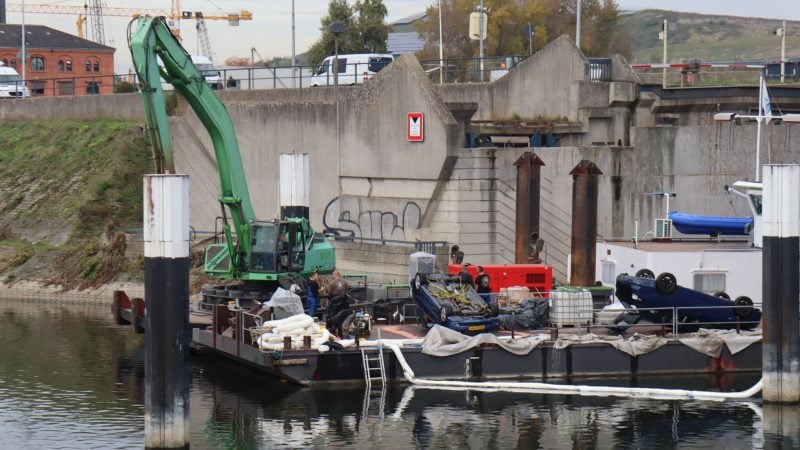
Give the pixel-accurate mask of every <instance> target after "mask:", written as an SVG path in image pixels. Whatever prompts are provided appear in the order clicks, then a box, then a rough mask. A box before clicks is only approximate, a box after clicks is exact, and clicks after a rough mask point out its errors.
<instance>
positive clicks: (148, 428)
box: [144, 175, 191, 448]
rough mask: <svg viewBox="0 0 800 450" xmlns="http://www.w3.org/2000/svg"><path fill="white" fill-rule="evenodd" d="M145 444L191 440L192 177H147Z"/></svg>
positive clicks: (180, 444) (177, 444)
mask: <svg viewBox="0 0 800 450" xmlns="http://www.w3.org/2000/svg"><path fill="white" fill-rule="evenodd" d="M144 257H145V259H144V271H145V274H144V276H145V278H144V280H145V281H144V290H145V298H146V299H147V314H146V321H145V323H146V329H147V330H146V332H145V339H144V341H145V371H144V373H145V376H144V378H145V416H144V445H145V448H185V447H187V446H188V445H189V382H190V376H191V372H190V370H189V338H190V329H189V178H188V177H187V176H185V175H147V176H145V178H144Z"/></svg>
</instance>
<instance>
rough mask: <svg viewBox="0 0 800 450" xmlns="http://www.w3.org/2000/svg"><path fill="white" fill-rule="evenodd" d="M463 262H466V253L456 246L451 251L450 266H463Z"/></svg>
mask: <svg viewBox="0 0 800 450" xmlns="http://www.w3.org/2000/svg"><path fill="white" fill-rule="evenodd" d="M462 262H464V252H462V251H461V249H460V248H458V246H457V245H454V246H453V247H452V248H451V249H450V264H461V263H462Z"/></svg>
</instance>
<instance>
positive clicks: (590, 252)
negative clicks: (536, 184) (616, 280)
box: [569, 159, 603, 286]
mask: <svg viewBox="0 0 800 450" xmlns="http://www.w3.org/2000/svg"><path fill="white" fill-rule="evenodd" d="M569 174H570V175H572V253H571V262H570V280H569V284H570V285H571V286H593V285H594V275H595V259H596V253H597V250H596V243H597V192H598V187H597V186H598V183H599V179H598V177H599V175H602V174H603V172H601V171H600V169H599V168H597V166H596V165H595V164H594V163H593V162H591V161H589V160H586V159H584V160H582V161H581V162H579V163H578V165H577V166H575V167H574V168H573V169H572V171H570V173H569Z"/></svg>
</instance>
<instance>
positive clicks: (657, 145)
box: [0, 37, 800, 282]
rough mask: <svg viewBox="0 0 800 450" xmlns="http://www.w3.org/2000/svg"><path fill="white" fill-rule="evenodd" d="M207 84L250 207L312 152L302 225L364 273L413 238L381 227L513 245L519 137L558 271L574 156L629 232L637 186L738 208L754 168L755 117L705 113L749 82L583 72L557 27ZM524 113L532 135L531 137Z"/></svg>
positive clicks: (619, 227) (210, 214)
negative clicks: (721, 119) (546, 37)
mask: <svg viewBox="0 0 800 450" xmlns="http://www.w3.org/2000/svg"><path fill="white" fill-rule="evenodd" d="M798 93H800V90H796V89H793V88H782V89H775V90H773V91H772V92H771V95H772V100H773V103H774V104H776V105H779V106H780V107H781V109H782V110H783V111H784V112H791V111H798V110H800V98H798V95H797V94H798ZM219 95H220V97H221V98H222V99H223V101H224V102H225V104H226V106H227V107H228V110H229V112H230V114H231V116H232V118H233V122H234V124H235V126H236V129H237V134H238V137H239V142H240V146H241V149H242V160H243V162H244V165H245V171H246V176H247V178H248V183H249V187H250V193H251V196H252V197H253V198H252V200H253V206H254V208H255V210H256V214H257V215H258V216H260V217H262V218H264V219H269V218H273V217H276V216H277V215H278V211H279V207H278V200H279V193H278V179H279V173H278V166H279V165H278V157H279V156H278V155H279V154H281V153H291V152H297V153H308V154H309V155H310V160H311V209H310V210H311V219H312V223H313V225H314V227H315V228H316V229H317V230H325V229H327V230H332V231H336V230H338V231H339V232H340V234H348V235H353V236H354V237H355V238H356V239H355V240H354V242H339V243H338V244H337V245H338V248H339V252H338V254H337V259H338V261H339V265H340V267H341V268H342V269H343V270H345V271H348V272H360V273H366V274H368V275H370V280H374V281H397V282H405V281H406V280H407V277H408V274H407V256H408V254H409V253H411V252H412V251H413V247H410V246H404V245H393V244H387V245H381V244H376V243H375V242H378V241H381V240H388V241H408V242H413V241H416V240H421V241H446V242H447V243H449V244H459V245H460V246H461V248H462V249H463V250H464V252H465V254H466V261H468V262H471V263H475V264H480V263H509V262H513V261H514V229H515V208H516V206H515V201H516V193H515V185H516V182H515V179H516V168H515V167H514V166H513V162H514V161H515V160H516V159H517V158H518V157H519V156H520V155H521V154H522V153H523V152H525V151H531V150H532V151H534V152H535V153H536V155H538V156H539V158H541V159H542V160H543V161H544V163H545V166H544V167H542V170H541V174H542V185H541V196H542V198H541V202H542V208H541V237H542V238H543V239H544V241H545V243H546V244H545V247H544V250H543V252H542V256H543V257H544V259H545V262H547V263H549V264H551V265H553V266H554V269H555V274H556V277H557V278H558V279H559V280H561V281H566V271H567V255H568V254H569V250H570V249H569V246H570V240H569V232H570V224H571V214H572V211H571V195H572V177H571V176H570V175H569V172H570V170H571V169H572V168H573V167H574V166H575V165H576V164H578V162H580V161H581V160H583V159H588V160H591V161H593V162H594V163H595V164H596V165H597V166H598V167H599V168H600V170H601V171H602V172H603V175H602V177H601V178H600V195H599V198H600V202H599V205H598V211H597V214H598V234H599V237H600V238H632V237H633V236H634V229H635V224H636V222H637V221H638V222H639V227H638V229H639V237H641V236H642V235H643V234H645V232H647V231H648V230H650V229H652V227H653V219H654V218H656V217H662V216H663V208H664V207H663V205H662V204H661V200H660V199H659V198H657V197H654V196H650V195H643V194H644V193H647V192H654V191H671V192H676V193H677V197H676V198H675V199H673V200H672V202H671V206H672V209H674V210H680V211H683V212H688V213H701V214H714V215H747V214H748V210H747V208H746V205H745V204H744V202H742V201H741V200H738V199H735V198H732V197H731V196H729V194H727V193H726V192H725V191H724V190H723V186H724V185H726V184H731V183H732V182H734V181H736V180H739V179H752V178H753V174H754V164H755V161H754V158H755V155H754V148H755V134H756V126H755V124H754V123H740V124H734V123H724V124H722V123H715V122H713V115H714V113H715V112H720V111H730V112H746V111H748V110H750V109H752V108H756V107H757V101H758V89H757V88H755V87H752V88H750V87H735V88H715V89H708V88H702V89H694V88H689V89H667V90H662V89H660V88H651V87H647V88H643V87H642V85H641V84H640V83H639V80H638V78H637V75H636V74H634V73H633V72H632V71H631V69H630V66H629V65H628V63H627V62H626V61H625V60H624V58H622V57H620V56H615V57H613V58H612V67H611V77H610V81H604V82H598V81H591V80H590V76H589V63H588V60H587V59H586V57H585V56H584V55H583V54H582V53H581V52H580V51H579V50H578V49H577V48H575V47H574V45H573V44H572V43H571V42H570V41H569V39H567V38H566V37H562V38H559V39H557V40H555V41H554V42H552V43H551V44H550V45H548V46H547V47H545V48H544V49H542V50H541V51H540V52H538V53H537V54H535V55H533V56H532V57H530V58H528V59H526V60H525V61H523V62H522V63H520V64H519V65H517V66H516V67H514V68H513V69H512V70H510V71H509V72H508V74H507V75H505V76H503V77H502V78H500V79H499V80H497V81H494V82H491V83H465V84H450V85H442V86H439V85H434V84H431V82H430V80H429V79H428V77H427V76H426V74H425V73H424V71H423V70H422V68H421V67H420V65H419V63H418V62H417V61H416V60H415V59H414V58H413V57H409V56H405V57H402V58H400V59H399V60H397V61H395V62H394V63H393V64H392V65H390V66H389V67H387V68H386V69H384V70H383V71H381V72H380V73H379V74H378V75H377V76H375V77H374V78H373V79H371V80H370V81H369V82H367V83H366V84H364V85H362V86H354V87H340V88H339V95H338V98H337V97H336V95H335V91H334V89H333V88H315V89H303V90H289V89H285V90H265V91H224V92H220V93H219ZM773 109H774V110H775V109H776V108H775V106H773ZM409 112H421V113H423V114H424V118H425V122H424V141H423V142H409V141H408V140H407V136H406V131H407V130H406V121H407V114H408V113H409ZM143 117H144V115H143V112H142V107H141V100H140V98H139V96H138V94H120V95H113V96H102V97H91V96H89V97H69V98H37V99H30V101H27V100H26V101H14V102H3V103H0V120H3V121H6V120H25V119H80V120H94V119H98V118H126V119H134V120H142V121H143ZM171 125H172V129H171V134H172V139H173V146H174V151H175V161H176V167H177V170H178V171H179V172H183V173H187V174H189V175H190V186H191V188H190V189H191V190H190V192H191V194H190V198H191V214H190V217H191V221H192V225H193V226H194V228H195V229H198V230H213V228H214V220H215V217H217V216H218V215H220V208H219V205H218V203H217V202H216V199H217V197H218V195H219V194H218V192H219V190H218V176H217V172H216V168H215V160H214V153H213V149H212V146H211V142H210V139H209V138H208V135H207V133H206V131H205V129H204V128H203V127H202V125H201V124H200V122H199V120H198V119H197V118H196V116H195V115H194V114H193V112H191V110H189V109H188V107H187V106H186V104H185V103H184V104H181V105H180V106H179V108H178V111H177V114H176V115H175V116H173V117H172V118H171ZM536 131H538V132H539V134H538V136H539V138H541V139H538V140H537V139H532V138H531V136H533V135H534V134H535V132H536ZM762 132H763V139H764V140H763V142H762V155H763V159H762V162H763V163H766V162H773V163H792V162H798V159H800V146H798V136H800V129H794V126H793V125H788V124H784V125H770V126H767V127H765V128H764V129H763V130H762ZM478 135H480V136H484V137H487V136H494V137H493V138H491V142H494V144H493V145H490V146H480V147H474V143H475V141H474V140H472V139H470V137H474V136H478ZM543 137H544V138H543ZM520 142H527V143H528V144H529V145H534V147H533V148H531V147H529V146H519V143H520ZM548 142H549V143H550V144H552V145H551V146H540V145H547V143H548ZM509 143H516V144H515V145H516V146H515V145H509ZM361 238H363V239H365V240H368V241H369V242H368V243H359V239H361ZM445 262H446V258H442V260H441V263H442V264H443V263H445Z"/></svg>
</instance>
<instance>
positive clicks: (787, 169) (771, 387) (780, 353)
mask: <svg viewBox="0 0 800 450" xmlns="http://www.w3.org/2000/svg"><path fill="white" fill-rule="evenodd" d="M763 175H764V176H763V180H764V187H763V197H762V198H763V215H762V217H763V224H764V228H763V230H764V250H763V258H764V262H763V265H762V270H763V278H762V279H763V281H762V283H763V299H764V300H763V301H764V305H763V309H764V311H763V324H762V328H763V344H762V369H763V374H764V388H763V389H764V390H763V398H764V401H766V402H777V403H797V402H800V345H799V344H798V343H799V341H800V333H799V331H800V327H798V319H800V305H799V304H798V302H800V196H799V195H798V192H800V166H798V165H765V166H764V168H763Z"/></svg>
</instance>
